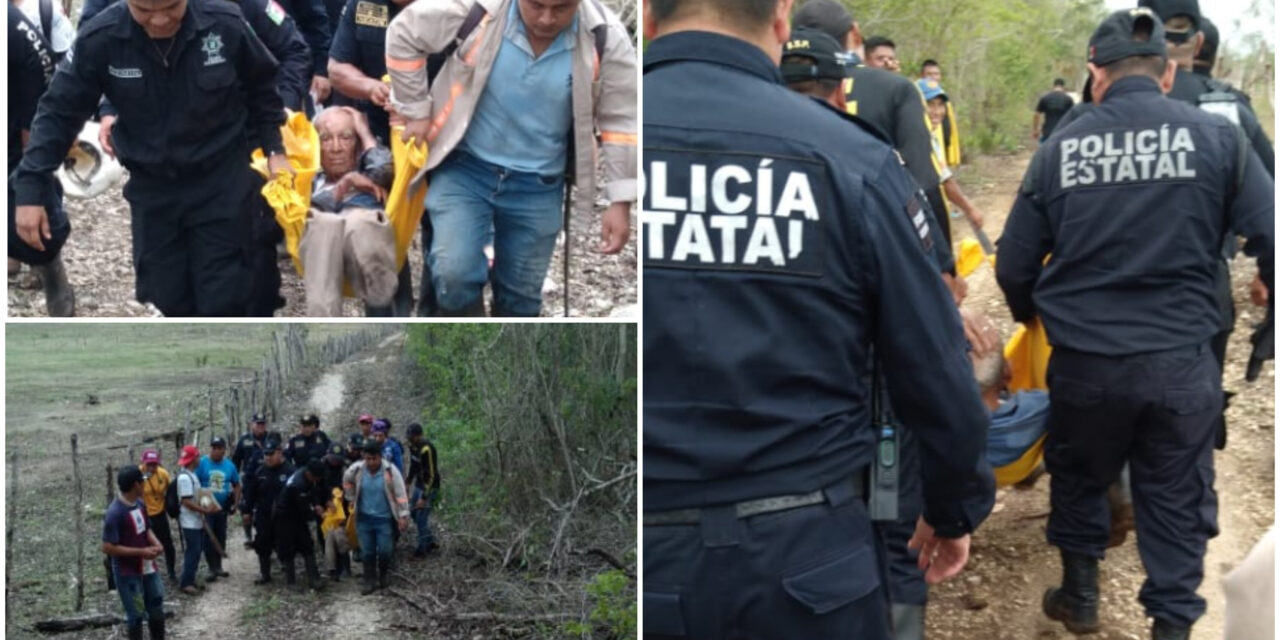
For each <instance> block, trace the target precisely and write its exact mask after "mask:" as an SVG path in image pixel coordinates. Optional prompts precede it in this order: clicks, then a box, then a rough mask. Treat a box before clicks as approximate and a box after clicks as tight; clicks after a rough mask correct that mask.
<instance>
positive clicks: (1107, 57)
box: [1089, 7, 1169, 66]
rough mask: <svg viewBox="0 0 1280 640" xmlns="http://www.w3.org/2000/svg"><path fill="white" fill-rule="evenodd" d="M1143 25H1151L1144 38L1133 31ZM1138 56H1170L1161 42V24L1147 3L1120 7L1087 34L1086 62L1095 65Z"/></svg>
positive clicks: (1164, 58) (1162, 30)
mask: <svg viewBox="0 0 1280 640" xmlns="http://www.w3.org/2000/svg"><path fill="white" fill-rule="evenodd" d="M1142 25H1147V26H1149V27H1150V31H1151V37H1150V38H1149V39H1147V40H1146V41H1142V40H1137V39H1135V38H1134V35H1133V34H1134V33H1135V32H1136V31H1138V27H1140V26H1142ZM1137 56H1156V57H1158V58H1160V59H1162V60H1167V59H1168V56H1169V54H1168V50H1167V49H1166V48H1165V45H1164V25H1162V24H1161V23H1160V21H1159V20H1158V19H1156V15H1155V13H1154V12H1152V11H1151V9H1148V8H1146V7H1139V8H1137V9H1123V10H1120V11H1117V12H1115V13H1113V14H1111V15H1109V16H1107V18H1106V19H1105V20H1103V21H1102V24H1100V25H1098V29H1097V31H1094V32H1093V36H1092V37H1091V38H1089V62H1092V63H1093V64H1096V65H1098V66H1103V65H1108V64H1111V63H1113V62H1116V61H1118V60H1123V59H1125V58H1133V57H1137Z"/></svg>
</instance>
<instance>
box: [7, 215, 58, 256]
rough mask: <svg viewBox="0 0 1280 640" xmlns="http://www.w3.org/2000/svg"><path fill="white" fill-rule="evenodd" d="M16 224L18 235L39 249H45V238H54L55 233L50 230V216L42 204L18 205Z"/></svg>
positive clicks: (15, 217) (15, 216)
mask: <svg viewBox="0 0 1280 640" xmlns="http://www.w3.org/2000/svg"><path fill="white" fill-rule="evenodd" d="M14 225H15V227H16V228H17V230H18V237H19V238H22V241H23V242H25V243H27V244H28V245H30V246H31V247H33V248H35V249H37V250H39V251H44V241H45V240H52V239H53V233H52V232H50V231H49V216H48V214H46V213H45V210H44V207H42V206H40V205H25V206H20V207H18V208H17V210H16V211H15V212H14Z"/></svg>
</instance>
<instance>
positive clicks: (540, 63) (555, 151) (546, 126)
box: [462, 0, 578, 176]
mask: <svg viewBox="0 0 1280 640" xmlns="http://www.w3.org/2000/svg"><path fill="white" fill-rule="evenodd" d="M518 7H519V2H517V1H516V0H511V11H510V13H509V15H508V16H507V28H506V31H505V32H503V34H502V44H501V45H500V46H499V48H498V57H497V59H496V60H495V61H494V63H493V70H492V71H491V72H490V74H489V80H488V82H486V83H485V87H484V91H483V92H481V94H480V101H479V102H478V103H477V104H476V110H475V114H474V115H473V117H472V119H471V124H470V125H469V126H468V127H467V133H466V135H464V136H463V138H462V148H463V149H464V150H466V151H467V152H468V153H470V154H471V155H473V156H475V157H477V158H480V159H481V160H484V161H485V162H488V163H491V164H496V165H498V166H500V167H506V168H507V169H512V170H514V171H522V172H525V173H536V174H538V175H542V176H557V175H561V174H563V173H564V163H565V158H566V157H567V154H568V140H569V128H570V126H572V124H573V99H572V93H573V50H574V46H575V44H576V41H577V39H576V34H577V32H578V18H577V17H574V19H573V23H572V24H570V25H569V27H568V28H566V29H565V30H564V31H561V32H560V35H558V36H556V39H555V40H554V41H552V43H551V45H550V46H549V47H547V50H546V51H543V52H542V55H541V56H539V57H537V58H534V57H533V47H532V46H530V45H529V40H528V38H527V37H526V34H525V28H524V20H522V19H521V18H520V11H519V8H518Z"/></svg>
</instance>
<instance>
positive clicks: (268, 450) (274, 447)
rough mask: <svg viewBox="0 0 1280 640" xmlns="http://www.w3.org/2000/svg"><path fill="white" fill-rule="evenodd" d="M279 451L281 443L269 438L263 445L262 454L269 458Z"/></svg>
mask: <svg viewBox="0 0 1280 640" xmlns="http://www.w3.org/2000/svg"><path fill="white" fill-rule="evenodd" d="M277 451H280V441H279V440H277V439H274V438H267V442H266V444H263V445H262V453H263V454H264V455H268V456H269V455H271V454H273V453H275V452H277Z"/></svg>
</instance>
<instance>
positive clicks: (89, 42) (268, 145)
mask: <svg viewBox="0 0 1280 640" xmlns="http://www.w3.org/2000/svg"><path fill="white" fill-rule="evenodd" d="M276 70H277V64H276V61H275V58H274V57H272V55H271V53H270V52H269V51H267V49H266V47H264V46H263V44H262V42H261V41H260V40H258V38H257V37H256V36H254V35H253V33H252V31H251V30H250V29H249V27H248V26H247V25H246V24H245V22H244V18H243V16H242V14H241V13H240V9H239V8H238V7H236V6H235V5H233V4H231V3H228V2H215V1H213V0H197V1H193V2H190V3H189V4H188V5H187V10H186V13H185V15H184V16H183V19H182V24H181V27H180V28H179V30H178V32H177V35H176V36H175V37H174V38H173V39H171V40H169V43H168V44H164V43H158V42H156V41H154V40H152V39H151V38H149V37H148V36H147V35H146V33H145V32H144V31H143V30H142V28H141V26H140V25H138V24H137V23H136V22H135V21H134V20H133V17H132V16H131V15H130V13H129V9H128V7H127V6H126V5H125V4H124V3H118V4H115V5H112V6H110V7H108V8H106V9H105V10H103V11H102V12H101V13H99V14H98V15H97V16H96V17H95V18H94V19H93V20H92V21H91V22H90V24H88V25H85V26H84V27H83V28H82V30H81V32H80V35H79V37H77V38H76V42H75V45H74V46H73V48H72V51H71V55H70V56H69V59H68V60H67V61H66V63H64V64H62V65H60V66H59V68H58V72H57V73H56V74H55V75H54V78H53V84H52V85H51V86H50V87H49V91H48V92H47V93H46V94H45V96H44V98H42V99H41V101H40V107H39V110H38V112H37V114H36V119H35V122H34V124H33V125H32V131H31V142H30V144H29V145H28V147H27V149H26V153H25V155H24V157H23V159H22V163H21V164H20V165H19V166H18V170H17V174H16V177H15V179H14V194H15V198H16V200H17V203H18V205H19V206H22V205H39V204H42V203H43V202H44V201H45V198H46V197H47V195H48V189H49V185H48V176H49V175H50V174H52V172H53V171H54V170H55V169H56V168H57V167H58V166H59V165H60V164H61V163H62V160H63V158H64V157H65V155H66V150H67V149H68V148H69V147H70V146H71V143H72V141H73V140H74V139H75V137H76V135H77V134H79V132H80V129H81V127H82V126H83V124H84V121H85V120H86V119H88V117H89V116H90V115H92V114H93V113H94V111H95V109H96V108H97V106H98V101H99V98H101V97H102V96H104V95H105V96H106V97H107V99H108V100H110V102H111V104H112V105H114V108H115V109H116V110H117V111H118V113H119V119H118V120H117V122H116V123H115V126H114V128H113V130H112V139H113V144H114V146H115V150H116V156H117V157H118V158H119V159H120V162H121V164H123V165H124V166H125V167H126V168H128V169H129V173H130V178H129V182H128V183H127V184H126V185H125V187H124V196H125V199H126V200H127V201H128V202H129V205H130V209H131V220H132V224H131V227H132V232H133V233H132V235H133V262H134V268H135V272H136V294H137V298H138V300H139V301H142V302H152V303H154V304H155V305H156V307H157V308H159V309H160V311H161V312H163V313H164V314H165V315H169V316H189V315H200V316H234V315H243V314H244V313H245V311H246V302H247V300H246V297H247V296H246V295H245V287H244V282H245V280H246V279H247V277H248V275H249V270H248V264H247V261H246V259H245V254H246V249H247V245H248V243H249V240H250V238H249V227H250V223H251V220H252V215H253V213H254V212H255V211H256V209H257V202H258V200H257V198H258V195H257V192H256V191H255V190H254V184H255V182H254V180H253V172H252V170H251V169H250V168H249V166H248V163H246V162H245V157H246V155H247V154H248V153H249V151H250V150H251V149H252V147H254V146H261V147H262V148H263V150H264V151H266V152H267V153H281V152H283V150H284V149H283V146H282V145H281V138H280V130H279V127H280V125H281V124H282V123H283V122H284V109H283V105H282V103H281V100H280V95H279V94H278V93H277V92H276V88H275V81H276ZM251 137H253V138H256V140H255V141H254V142H253V143H251V141H250V140H251Z"/></svg>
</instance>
